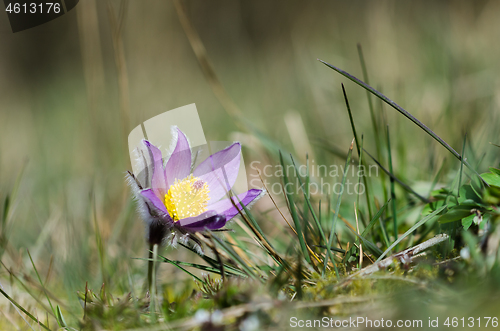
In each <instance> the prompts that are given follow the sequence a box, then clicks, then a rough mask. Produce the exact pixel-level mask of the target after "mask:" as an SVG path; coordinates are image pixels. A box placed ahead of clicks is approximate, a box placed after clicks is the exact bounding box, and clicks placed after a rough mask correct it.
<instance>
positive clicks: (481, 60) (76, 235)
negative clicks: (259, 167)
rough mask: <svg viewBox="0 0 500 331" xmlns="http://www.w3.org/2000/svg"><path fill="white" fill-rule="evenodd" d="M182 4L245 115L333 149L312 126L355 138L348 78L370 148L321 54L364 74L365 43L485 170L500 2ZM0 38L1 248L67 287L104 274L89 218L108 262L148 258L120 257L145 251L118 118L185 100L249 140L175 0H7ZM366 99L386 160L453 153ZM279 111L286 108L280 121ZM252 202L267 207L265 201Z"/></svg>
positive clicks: (498, 100)
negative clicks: (38, 8)
mask: <svg viewBox="0 0 500 331" xmlns="http://www.w3.org/2000/svg"><path fill="white" fill-rule="evenodd" d="M183 4H184V6H185V10H186V13H187V16H188V17H189V19H190V21H191V23H192V24H193V26H194V27H195V29H196V31H197V33H198V34H199V37H200V40H201V41H202V43H203V45H204V47H205V49H206V53H207V55H208V58H209V59H210V61H211V63H212V65H213V68H214V70H215V73H216V75H217V77H218V79H219V80H220V82H221V84H222V86H223V87H224V88H225V90H226V92H227V95H228V96H229V97H230V98H231V99H232V100H233V102H234V103H235V105H237V107H238V108H239V109H240V111H241V114H242V116H243V117H244V118H245V121H248V122H249V123H252V124H253V125H254V126H255V127H257V128H259V129H260V130H261V131H262V132H263V133H265V135H267V136H268V137H270V138H271V139H273V140H274V141H276V142H277V143H279V144H280V145H281V146H283V147H284V148H287V149H289V150H292V151H294V152H296V153H297V155H303V154H302V153H305V152H306V151H303V150H296V149H297V148H299V147H297V144H295V145H294V144H293V139H294V138H295V137H294V131H293V127H294V123H295V124H296V123H299V126H300V125H301V124H300V123H303V126H304V127H305V131H306V136H299V138H300V139H302V140H304V139H307V140H308V144H305V146H312V149H313V150H312V151H308V152H309V153H315V154H316V155H317V157H318V159H321V158H322V156H318V155H321V154H322V153H326V152H325V151H324V150H322V149H321V148H319V147H318V146H317V144H316V142H317V141H318V138H321V141H322V142H323V144H324V143H325V141H326V142H328V143H329V144H331V145H332V146H337V147H339V148H341V150H343V151H346V150H347V148H348V147H349V144H350V142H351V140H352V133H351V127H350V124H349V119H348V115H347V112H346V111H345V105H344V100H343V97H342V91H341V88H340V83H341V82H343V83H344V84H345V86H346V90H347V94H348V96H349V99H350V103H351V108H352V110H353V115H354V120H355V122H356V125H357V129H358V132H360V133H363V134H364V137H365V147H366V148H367V150H369V151H372V150H373V146H374V145H373V138H372V137H373V132H372V127H371V122H370V113H369V110H368V103H367V99H366V93H365V91H363V90H362V89H361V88H360V87H358V86H356V85H354V84H353V83H351V82H349V81H347V80H346V79H344V78H343V77H341V76H340V75H338V74H337V73H335V72H334V71H332V70H330V69H328V68H327V67H325V66H324V65H322V64H321V63H320V62H318V61H317V59H318V58H319V59H322V60H325V61H327V62H329V63H332V64H334V65H336V66H338V67H340V68H342V69H344V70H346V71H348V72H349V73H351V74H353V75H355V76H357V77H360V78H361V77H362V71H361V66H360V61H359V57H358V50H357V44H358V43H359V44H360V45H362V48H363V52H364V56H365V60H366V64H367V68H368V72H369V76H370V84H371V85H372V86H374V87H376V88H377V89H380V90H382V91H383V92H384V94H386V95H387V96H389V97H390V98H391V99H393V100H395V101H396V102H397V103H398V104H400V105H401V106H403V107H404V108H405V109H407V110H408V111H409V112H410V113H412V114H413V115H414V116H415V117H417V118H419V119H420V120H421V121H422V122H423V123H424V124H426V125H427V126H429V127H430V128H431V129H433V130H434V131H435V132H436V133H437V134H438V135H440V136H441V137H442V138H443V139H444V140H445V141H447V142H448V143H449V144H450V145H451V146H453V147H454V148H455V149H456V150H458V151H460V150H461V148H462V142H463V137H464V134H465V133H467V134H468V139H469V140H468V141H469V144H470V146H472V147H473V148H472V149H471V152H473V151H475V153H477V154H478V155H475V157H476V159H481V157H482V156H483V154H485V159H484V161H483V163H482V164H481V166H482V167H483V168H484V167H486V166H488V165H495V163H494V162H498V157H497V156H496V154H494V152H495V151H494V150H493V147H492V145H490V144H489V142H493V143H497V144H498V143H499V142H500V129H499V128H500V116H499V107H500V61H499V59H500V43H499V42H498V41H499V40H500V24H499V20H498V18H499V17H500V2H498V1H495V0H492V1H451V0H450V1H431V0H427V1H349V2H346V1H295V0H288V1H286V2H277V1H265V0H256V1H229V0H227V1H184V2H183ZM0 45H1V46H0V198H1V199H2V200H4V199H5V197H6V196H7V195H10V194H11V193H12V190H13V188H14V187H15V186H16V178H18V175H19V174H20V172H21V171H23V174H22V178H21V182H20V185H19V190H18V192H17V196H16V199H15V201H12V203H13V206H14V209H13V210H12V211H11V213H10V215H9V218H8V222H7V224H5V225H4V227H3V228H2V231H3V233H6V234H7V239H8V242H7V244H6V246H5V250H6V251H5V252H3V253H2V254H3V256H2V260H3V261H4V263H6V264H7V265H9V267H12V268H13V269H16V270H25V269H30V265H29V263H28V264H26V262H27V261H29V260H27V256H26V253H25V249H26V248H29V249H30V251H31V253H32V255H33V257H34V259H35V263H37V264H38V265H39V268H40V270H42V271H44V272H45V273H46V272H47V270H48V269H49V265H50V264H51V263H52V265H53V266H52V267H51V268H53V271H52V274H56V275H57V276H54V277H55V278H54V279H57V280H58V281H59V280H60V281H63V282H64V284H65V285H66V286H65V287H63V288H64V289H61V290H62V291H64V290H65V291H68V293H72V291H75V290H76V289H80V290H82V289H83V288H84V287H85V281H90V282H92V280H93V279H94V280H95V281H94V285H95V284H99V280H98V274H99V270H100V269H99V262H98V261H99V259H98V250H97V249H96V240H95V231H94V229H95V224H96V223H97V224H98V227H99V229H100V233H101V235H102V237H103V240H104V242H105V243H106V253H107V254H109V255H108V257H107V259H108V260H109V261H108V262H109V263H110V267H109V268H110V269H112V270H114V271H113V272H116V273H117V274H118V273H120V272H125V271H127V270H129V269H128V268H129V267H130V266H129V265H135V266H136V267H141V268H142V266H143V265H144V263H143V262H134V261H133V260H131V258H132V257H142V256H144V254H145V245H144V230H143V225H142V223H141V222H140V220H139V219H138V217H137V216H136V215H135V212H134V206H133V204H132V203H131V202H130V197H129V190H128V188H127V186H126V185H125V182H124V172H125V171H126V170H128V169H130V161H129V155H128V147H127V139H126V137H127V135H128V132H129V130H131V129H132V128H133V127H135V126H137V125H138V124H140V123H141V122H143V121H144V120H147V119H149V118H151V117H153V116H155V115H158V114H160V113H162V112H165V111H167V110H170V109H173V108H177V107H180V106H183V105H186V104H190V103H196V105H197V108H198V112H199V115H200V118H201V122H202V124H203V127H204V131H205V134H206V137H207V140H232V139H235V138H239V139H243V144H244V146H245V144H247V145H251V144H252V143H255V142H254V141H252V140H251V139H250V138H249V136H248V134H249V132H244V131H245V130H243V129H242V128H241V126H238V123H236V122H235V121H234V119H233V118H231V117H230V116H229V115H228V112H227V109H225V108H224V107H223V105H222V104H221V100H220V99H218V98H217V97H216V95H215V94H214V91H213V89H212V87H213V86H212V85H211V84H210V83H209V81H207V79H206V76H205V75H204V74H203V68H202V67H201V66H200V64H199V62H198V59H197V57H196V56H195V53H194V52H193V49H192V46H191V44H190V42H189V40H188V38H187V37H186V34H185V32H184V30H183V28H182V26H181V23H180V21H179V17H178V14H177V12H176V8H175V6H174V4H173V3H172V2H170V1H155V2H152V1H138V0H135V1H134V0H131V1H115V0H110V1H96V0H82V1H80V3H79V4H78V6H77V7H76V8H75V9H74V10H72V11H71V12H69V13H68V14H66V15H64V16H63V17H61V18H59V19H56V20H54V21H51V22H49V23H47V24H44V25H41V26H38V27H35V28H32V29H29V30H26V31H23V32H19V33H15V34H13V33H11V31H10V27H9V25H8V20H7V16H6V14H5V13H1V14H0ZM374 104H375V108H376V109H380V107H381V106H380V104H379V103H378V102H375V100H374ZM377 113H378V114H381V115H380V118H381V119H382V117H383V118H384V120H385V121H386V122H387V123H388V124H389V127H390V131H391V137H392V139H393V148H394V150H395V151H397V153H396V154H395V155H396V156H395V160H394V162H395V168H396V169H397V172H398V174H399V175H400V176H401V177H402V178H403V179H405V180H406V181H408V182H410V183H416V182H419V181H430V180H432V178H433V175H434V174H435V173H436V171H437V168H438V167H439V166H440V165H441V164H442V162H443V160H444V159H445V158H448V159H449V160H448V163H447V164H446V166H445V170H446V169H456V168H457V167H458V166H459V162H456V160H452V157H451V155H450V154H449V153H448V152H447V151H445V150H444V149H443V148H442V147H441V146H439V145H438V144H437V143H436V142H435V141H433V140H431V138H429V137H428V136H427V135H425V134H424V133H423V132H422V131H421V130H420V129H418V128H417V127H416V126H415V125H414V124H412V123H411V122H410V121H408V120H407V119H405V118H403V117H402V116H401V115H400V114H397V113H396V112H395V111H394V110H393V109H389V108H388V107H385V109H384V110H383V111H382V110H380V111H377ZM297 114H298V115H300V117H298V116H297ZM287 116H288V117H287ZM285 118H291V119H292V120H290V121H288V123H289V124H288V126H287V124H286V121H285V120H284V119H285ZM297 118H299V119H300V120H297ZM290 123H291V124H290ZM299 129H300V128H299ZM166 130H169V128H166ZM299 131H300V130H298V131H297V134H298V135H300V134H301V132H299ZM244 139H248V140H244ZM257 145H258V144H257ZM294 149H295V150H294ZM244 154H245V158H246V159H247V160H252V159H258V158H263V159H265V158H264V157H263V156H262V155H260V154H259V153H258V148H256V149H254V148H252V149H248V148H247V149H245V147H244ZM497 154H498V153H497ZM271 157H273V156H272V155H271ZM274 157H276V155H274ZM265 160H266V162H269V160H270V159H269V158H267V159H265ZM323 160H324V162H330V161H325V159H323ZM332 162H333V161H332ZM338 162H339V163H342V162H344V161H343V160H341V159H338ZM23 169H24V170H23ZM263 203H264V205H265V207H260V208H261V209H262V208H270V206H269V203H267V202H263ZM257 208H259V207H258V206H257ZM94 220H97V222H94ZM51 259H52V260H51ZM51 261H52V262H51ZM113 261H114V262H113ZM123 261H126V263H124V262H123ZM133 268H135V267H133ZM133 268H132V269H133ZM2 273H3V274H5V271H4V270H3V269H2V271H0V274H2ZM132 276H134V277H139V276H137V275H135V274H134V273H132ZM49 282H50V279H49ZM70 296H71V295H70ZM21 301H22V300H21Z"/></svg>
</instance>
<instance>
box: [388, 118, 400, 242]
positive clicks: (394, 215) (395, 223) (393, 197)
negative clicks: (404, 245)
mask: <svg viewBox="0 0 500 331" xmlns="http://www.w3.org/2000/svg"><path fill="white" fill-rule="evenodd" d="M387 153H388V155H389V171H390V172H391V174H393V173H394V169H393V168H392V152H391V138H390V136H389V126H387ZM391 200H392V203H391V205H392V222H393V226H394V241H397V240H398V219H397V211H396V189H395V187H394V178H393V177H392V176H391ZM394 247H395V248H396V251H397V250H398V245H396V246H394Z"/></svg>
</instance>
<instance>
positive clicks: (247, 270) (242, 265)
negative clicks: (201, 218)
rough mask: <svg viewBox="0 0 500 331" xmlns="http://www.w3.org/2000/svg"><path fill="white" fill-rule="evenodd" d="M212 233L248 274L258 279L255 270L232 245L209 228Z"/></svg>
mask: <svg viewBox="0 0 500 331" xmlns="http://www.w3.org/2000/svg"><path fill="white" fill-rule="evenodd" d="M208 231H209V232H210V234H212V238H213V239H214V240H215V241H216V242H217V243H218V244H219V246H220V247H221V248H222V249H223V250H224V251H225V252H226V253H227V254H228V255H229V256H230V257H231V258H232V259H233V260H234V261H236V262H238V263H239V264H240V266H241V268H242V269H243V270H244V271H245V272H246V274H247V275H248V276H249V277H251V278H253V279H258V276H257V275H256V274H255V272H254V271H253V270H252V268H250V267H249V266H248V265H247V264H246V263H245V261H243V259H242V258H241V256H239V255H238V254H237V253H236V252H235V251H234V250H233V249H232V248H231V247H230V246H228V245H227V244H226V243H225V242H224V241H223V240H222V239H220V238H217V237H216V236H214V235H213V232H212V231H210V230H208Z"/></svg>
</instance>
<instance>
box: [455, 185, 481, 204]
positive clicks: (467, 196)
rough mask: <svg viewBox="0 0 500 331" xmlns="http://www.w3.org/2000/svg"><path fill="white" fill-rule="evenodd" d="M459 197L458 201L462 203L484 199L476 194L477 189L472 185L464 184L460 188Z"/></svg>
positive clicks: (478, 201)
mask: <svg viewBox="0 0 500 331" xmlns="http://www.w3.org/2000/svg"><path fill="white" fill-rule="evenodd" d="M459 195H460V196H459V197H458V202H459V203H460V204H462V202H465V201H469V200H472V201H474V202H477V203H481V202H482V199H481V197H480V196H478V195H477V194H476V191H474V189H473V188H472V186H470V185H462V187H461V188H460V193H459Z"/></svg>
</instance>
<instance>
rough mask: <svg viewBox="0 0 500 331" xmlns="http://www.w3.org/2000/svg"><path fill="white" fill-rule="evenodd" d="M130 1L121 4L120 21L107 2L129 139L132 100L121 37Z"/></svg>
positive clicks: (125, 127) (125, 124)
mask: <svg viewBox="0 0 500 331" xmlns="http://www.w3.org/2000/svg"><path fill="white" fill-rule="evenodd" d="M127 4H128V1H127V0H125V1H124V2H122V3H121V6H122V7H121V8H120V14H119V21H117V20H116V17H115V11H114V9H113V5H112V4H111V2H110V1H109V0H108V1H106V5H107V10H108V17H109V21H110V23H111V24H110V25H111V29H112V36H111V37H112V40H113V49H114V53H115V62H116V70H117V73H118V88H119V91H120V110H121V115H122V123H123V132H124V135H125V137H127V134H128V130H129V127H130V117H131V116H130V100H129V97H128V93H129V84H128V75H127V62H126V61H125V51H124V50H123V40H122V36H121V29H122V26H123V21H124V20H125V15H126V9H127Z"/></svg>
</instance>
